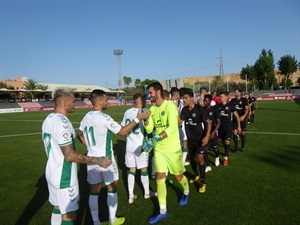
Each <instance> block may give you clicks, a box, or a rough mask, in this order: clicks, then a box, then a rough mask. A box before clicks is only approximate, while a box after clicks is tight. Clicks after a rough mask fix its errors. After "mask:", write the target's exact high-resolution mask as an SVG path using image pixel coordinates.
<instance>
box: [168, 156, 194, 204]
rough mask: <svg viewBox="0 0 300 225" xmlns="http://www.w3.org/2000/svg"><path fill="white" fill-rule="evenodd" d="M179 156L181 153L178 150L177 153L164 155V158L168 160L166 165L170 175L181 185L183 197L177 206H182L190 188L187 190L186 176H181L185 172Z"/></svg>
mask: <svg viewBox="0 0 300 225" xmlns="http://www.w3.org/2000/svg"><path fill="white" fill-rule="evenodd" d="M180 155H181V151H180V150H178V151H177V152H172V153H169V154H166V157H167V159H168V160H167V164H168V168H169V170H170V173H171V174H174V176H175V178H176V180H177V182H178V183H179V184H180V185H181V187H182V189H183V195H182V197H181V199H180V201H179V205H180V206H184V205H186V204H187V203H188V198H189V193H190V188H189V183H188V180H187V178H186V176H184V174H183V173H184V172H185V168H184V165H183V163H182V162H181V160H180Z"/></svg>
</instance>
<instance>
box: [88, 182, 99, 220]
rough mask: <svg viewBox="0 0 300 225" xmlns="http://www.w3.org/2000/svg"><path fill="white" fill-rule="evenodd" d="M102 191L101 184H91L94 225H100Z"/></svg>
mask: <svg viewBox="0 0 300 225" xmlns="http://www.w3.org/2000/svg"><path fill="white" fill-rule="evenodd" d="M100 190H101V183H98V184H90V196H89V206H90V211H91V216H92V220H93V224H94V225H100V224H101V223H100V220H99V204H98V198H99V193H100Z"/></svg>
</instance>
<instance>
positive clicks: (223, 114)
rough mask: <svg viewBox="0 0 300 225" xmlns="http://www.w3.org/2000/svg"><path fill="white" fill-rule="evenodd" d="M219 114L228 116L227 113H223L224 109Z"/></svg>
mask: <svg viewBox="0 0 300 225" xmlns="http://www.w3.org/2000/svg"><path fill="white" fill-rule="evenodd" d="M220 116H228V114H227V113H225V111H221V112H220Z"/></svg>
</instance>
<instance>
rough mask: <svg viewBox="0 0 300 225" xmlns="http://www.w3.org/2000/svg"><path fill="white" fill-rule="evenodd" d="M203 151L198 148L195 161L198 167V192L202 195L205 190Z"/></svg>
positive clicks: (200, 147) (201, 148)
mask: <svg viewBox="0 0 300 225" xmlns="http://www.w3.org/2000/svg"><path fill="white" fill-rule="evenodd" d="M204 154H205V149H204V148H203V147H202V146H198V149H197V159H198V163H199V167H200V188H199V192H200V193H204V192H205V190H206V184H205V156H204Z"/></svg>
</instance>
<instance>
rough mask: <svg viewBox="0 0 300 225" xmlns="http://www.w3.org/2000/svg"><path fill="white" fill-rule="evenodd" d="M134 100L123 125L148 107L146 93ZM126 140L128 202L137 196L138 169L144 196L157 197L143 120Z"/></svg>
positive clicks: (139, 94)
mask: <svg viewBox="0 0 300 225" xmlns="http://www.w3.org/2000/svg"><path fill="white" fill-rule="evenodd" d="M133 101H134V103H133V104H134V106H133V107H132V108H130V109H128V110H127V111H126V112H125V113H124V117H123V120H122V122H121V125H122V126H125V125H127V124H129V123H131V122H132V120H134V118H136V116H137V113H138V112H139V110H141V109H142V108H145V107H146V95H145V94H142V93H136V94H135V95H133ZM126 140H127V141H126V154H125V164H126V166H127V167H128V168H129V173H128V177H127V181H128V192H129V199H128V203H129V204H132V203H133V201H134V200H135V199H136V197H137V196H136V195H134V193H133V190H134V183H135V173H136V169H140V170H141V182H142V185H143V188H144V198H145V199H149V198H150V197H155V196H156V195H157V194H156V193H155V192H152V191H150V189H149V176H148V169H147V168H148V159H149V153H148V152H143V151H142V145H143V141H144V126H143V123H142V121H140V122H139V123H138V124H137V125H136V126H135V127H134V129H133V130H132V131H131V132H130V133H128V134H127V136H126Z"/></svg>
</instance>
